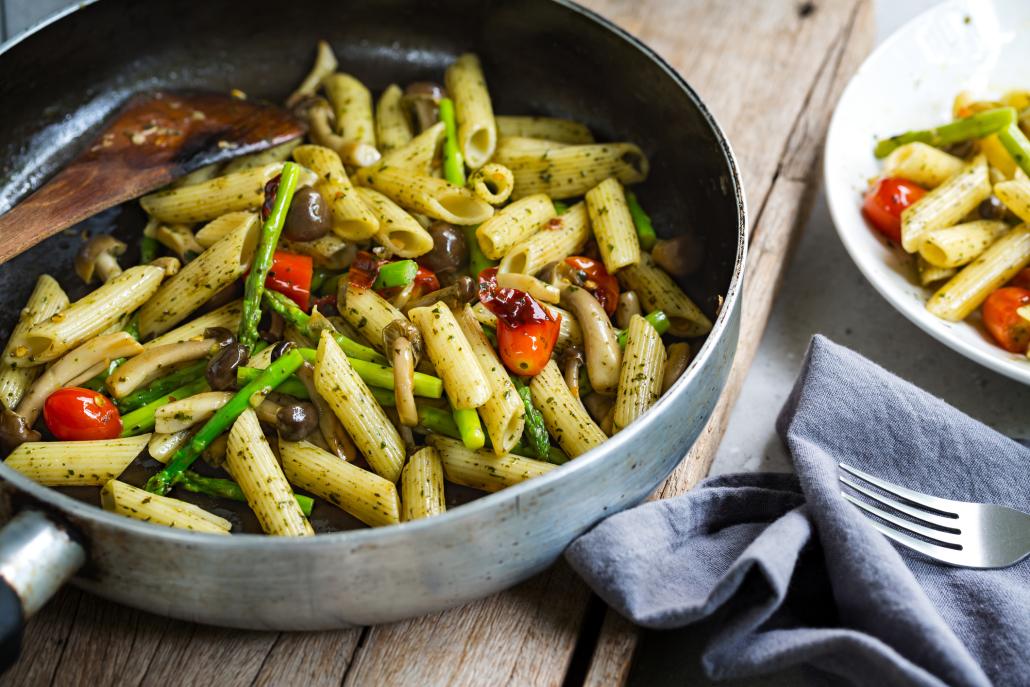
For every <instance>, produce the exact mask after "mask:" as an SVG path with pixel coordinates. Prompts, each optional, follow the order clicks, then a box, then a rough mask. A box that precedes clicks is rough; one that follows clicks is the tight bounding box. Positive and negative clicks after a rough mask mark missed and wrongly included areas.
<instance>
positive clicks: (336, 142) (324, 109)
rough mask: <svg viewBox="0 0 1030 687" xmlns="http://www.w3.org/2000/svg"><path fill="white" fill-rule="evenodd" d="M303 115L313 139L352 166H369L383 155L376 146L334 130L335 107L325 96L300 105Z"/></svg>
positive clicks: (310, 99)
mask: <svg viewBox="0 0 1030 687" xmlns="http://www.w3.org/2000/svg"><path fill="white" fill-rule="evenodd" d="M299 108H300V113H301V115H302V116H303V117H304V118H305V119H307V122H308V133H309V135H310V136H311V140H312V141H314V142H315V143H317V144H318V145H320V146H325V147H326V148H332V149H333V150H335V151H336V153H337V154H338V155H339V156H340V159H341V160H343V164H345V165H348V166H350V167H367V166H368V165H371V164H375V163H376V162H378V161H379V158H380V157H381V156H380V155H379V151H378V150H376V148H375V146H371V145H369V144H367V143H362V142H360V141H348V140H345V139H344V138H343V137H342V136H340V135H339V134H337V133H336V132H335V131H333V120H334V119H335V115H334V114H333V108H332V106H331V105H330V104H329V102H328V101H327V100H326V99H325V98H309V99H308V100H306V101H304V102H302V103H301V104H300V105H299Z"/></svg>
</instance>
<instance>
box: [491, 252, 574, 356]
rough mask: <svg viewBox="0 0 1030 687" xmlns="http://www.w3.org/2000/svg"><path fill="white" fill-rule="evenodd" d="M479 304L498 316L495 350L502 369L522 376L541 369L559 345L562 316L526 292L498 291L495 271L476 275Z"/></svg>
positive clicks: (514, 290)
mask: <svg viewBox="0 0 1030 687" xmlns="http://www.w3.org/2000/svg"><path fill="white" fill-rule="evenodd" d="M479 301H480V302H481V303H482V304H483V305H484V306H485V307H486V308H487V310H489V311H490V312H492V313H493V314H494V315H496V316H497V348H498V353H500V355H501V361H502V362H503V363H504V366H505V367H507V368H508V369H509V370H510V371H512V372H514V373H515V374H517V375H523V376H531V375H535V374H538V373H539V372H540V370H542V369H544V366H545V365H546V364H547V361H549V360H550V359H551V353H552V352H553V351H554V346H555V344H556V343H557V342H558V333H559V332H560V331H561V315H554V314H552V313H551V312H550V311H549V310H547V309H546V308H544V307H543V306H542V305H540V303H539V302H537V300H536V299H535V298H533V297H532V296H530V295H529V294H528V293H526V292H525V291H520V290H519V289H508V288H505V289H502V288H498V286H497V268H496V267H488V268H487V269H485V270H483V271H482V272H481V273H480V274H479Z"/></svg>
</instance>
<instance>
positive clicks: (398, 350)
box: [383, 317, 422, 427]
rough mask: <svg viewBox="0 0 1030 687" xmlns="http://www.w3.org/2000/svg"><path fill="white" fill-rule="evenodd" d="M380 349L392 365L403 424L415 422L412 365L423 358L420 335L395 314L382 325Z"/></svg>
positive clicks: (408, 323)
mask: <svg viewBox="0 0 1030 687" xmlns="http://www.w3.org/2000/svg"><path fill="white" fill-rule="evenodd" d="M383 350H385V351H386V354H387V356H389V358H390V363H391V364H392V365H393V392H394V395H395V396H396V397H397V417H398V418H399V419H400V421H401V424H402V425H407V426H408V427H414V426H415V425H417V424H418V408H416V407H415V366H416V365H418V363H419V360H421V358H422V335H421V334H420V333H419V331H418V329H417V328H416V327H415V325H413V324H412V323H411V322H408V321H407V320H405V319H404V318H402V317H398V318H397V319H395V320H394V321H393V322H391V323H390V324H388V325H386V327H384V328H383Z"/></svg>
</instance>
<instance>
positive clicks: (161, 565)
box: [0, 0, 746, 648]
mask: <svg viewBox="0 0 1030 687" xmlns="http://www.w3.org/2000/svg"><path fill="white" fill-rule="evenodd" d="M320 38H325V39H327V40H329V41H330V42H331V43H332V45H333V48H334V49H335V51H336V53H337V55H338V56H339V59H340V64H341V69H345V70H346V71H348V72H351V73H353V74H356V75H358V76H359V77H360V78H361V79H362V80H363V81H365V83H366V84H368V85H369V87H370V88H371V89H372V90H373V91H378V90H381V89H382V88H384V87H385V86H386V85H387V84H389V83H391V82H397V83H401V84H403V83H406V82H410V81H415V80H424V79H439V78H440V75H441V74H442V72H443V69H444V67H445V66H446V65H447V64H448V63H449V62H450V61H451V60H452V59H453V58H454V57H455V56H456V55H458V54H459V53H461V52H464V51H469V50H471V51H475V52H476V53H478V54H479V55H480V56H481V58H482V60H483V64H484V69H485V72H486V74H487V77H488V79H489V82H490V87H491V94H492V96H493V98H494V101H495V109H496V110H497V111H498V112H500V113H512V114H548V115H556V116H567V117H572V118H575V119H578V120H580V121H583V122H585V123H586V124H588V125H589V126H590V128H591V129H592V130H593V131H595V132H596V133H597V134H598V135H599V137H600V139H601V140H613V139H617V140H631V141H634V142H636V143H638V144H639V145H640V146H641V147H642V148H643V149H644V151H645V152H646V153H647V155H648V156H649V158H650V160H651V176H650V178H649V179H648V181H647V182H646V184H644V185H642V186H641V187H639V189H638V195H639V196H640V198H641V202H642V204H643V205H644V206H645V207H646V208H648V210H649V211H650V212H651V214H652V216H653V219H654V223H655V226H656V227H658V228H659V233H662V234H664V235H671V234H675V233H677V232H680V231H686V230H692V231H696V232H699V233H701V234H702V235H703V237H704V240H705V244H706V247H707V249H706V250H707V255H706V260H705V264H704V267H703V269H702V270H701V272H700V273H699V274H697V275H695V276H693V277H692V278H691V279H690V280H689V281H687V282H685V283H684V288H685V289H686V290H687V292H688V293H689V294H691V295H692V296H693V297H694V299H695V300H696V301H697V302H698V303H699V304H701V305H702V307H703V308H704V309H705V310H707V312H708V314H709V315H710V316H712V317H715V316H716V315H718V316H717V317H716V319H715V326H714V329H713V330H712V332H711V334H710V335H709V336H708V338H707V339H706V340H705V341H704V343H703V345H702V346H701V347H700V350H699V351H698V353H697V355H696V357H695V358H694V360H693V362H692V363H691V365H690V367H689V369H688V370H687V372H686V373H685V374H684V375H683V376H682V377H681V378H680V380H679V381H678V382H677V383H676V384H675V386H674V387H673V388H672V389H671V390H670V392H669V393H668V394H666V395H665V396H664V397H662V398H661V399H660V400H659V401H658V403H657V404H656V405H655V406H654V407H653V408H652V409H651V410H649V411H648V412H647V413H646V414H645V415H644V416H643V417H642V418H641V419H639V420H638V421H637V422H634V423H633V425H632V426H631V427H630V428H628V429H627V430H625V431H623V432H621V433H619V434H618V435H616V436H615V437H614V438H612V439H611V440H610V441H608V442H606V443H605V444H604V445H602V446H600V447H598V448H596V449H594V450H592V451H590V452H589V453H587V454H585V455H583V456H581V457H579V458H576V459H575V460H573V461H571V462H570V463H568V464H566V465H564V466H562V467H560V468H558V469H556V470H553V471H551V472H550V473H548V474H547V475H545V476H543V477H539V478H537V479H534V480H531V481H529V482H525V483H523V484H520V485H518V486H515V487H513V488H509V489H505V490H504V491H501V492H498V493H495V494H491V495H488V496H485V497H483V498H480V499H477V500H474V501H472V502H471V503H468V504H465V505H461V506H459V507H457V508H453V509H452V510H450V511H448V512H447V513H446V514H444V515H442V516H439V517H435V518H431V519H427V520H420V521H417V522H411V523H405V524H401V525H398V526H393V527H388V528H383V529H377V530H357V531H344V532H337V533H333V534H326V535H322V536H317V537H313V538H306V539H288V538H272V537H264V536H255V535H249V534H241V535H238V536H233V537H228V538H226V537H217V536H214V535H204V534H196V533H191V532H185V531H181V530H173V529H169V528H161V527H155V526H152V525H149V524H146V523H142V522H138V521H136V520H131V519H128V518H124V517H120V516H116V515H113V514H110V513H106V512H104V511H103V510H101V509H99V508H98V507H96V506H94V505H89V504H86V503H84V502H82V501H80V500H77V499H75V498H73V497H72V496H70V495H68V494H66V493H61V492H59V491H57V490H52V489H47V488H44V487H42V486H40V485H38V484H35V483H34V482H32V481H30V480H28V479H26V478H24V477H22V476H21V475H19V474H17V473H15V472H14V471H12V470H10V469H8V468H7V467H6V466H0V517H2V518H4V519H5V520H10V519H12V518H13V520H12V521H11V522H10V523H9V524H8V525H7V527H6V529H5V530H4V531H3V533H2V534H0V577H2V579H3V582H4V583H3V584H0V620H2V623H0V624H5V627H4V628H0V629H4V630H5V634H6V637H7V639H8V640H9V641H8V648H11V647H13V646H14V645H15V643H16V641H17V638H18V635H19V634H20V625H21V622H22V620H23V619H24V618H25V617H27V616H28V615H31V613H32V612H34V611H35V610H36V609H37V608H39V606H40V605H41V604H42V603H43V602H45V600H46V598H47V597H48V596H49V595H50V594H51V593H52V592H53V591H54V590H55V589H56V588H57V587H58V586H60V585H61V584H63V583H64V582H65V581H66V580H68V579H70V578H72V577H73V576H74V580H73V583H74V584H75V585H77V586H79V587H81V588H83V589H85V590H88V591H90V592H93V593H96V594H99V595H101V596H103V597H106V598H108V599H112V600H115V601H119V602H122V603H125V604H128V605H130V606H135V607H137V608H141V609H145V610H147V611H151V612H154V613H159V614H163V615H168V616H172V617H175V618H181V619H184V620H190V621H198V622H203V623H212V624H218V625H227V626H233V627H240V628H253V629H277V630H321V629H329V628H339V627H344V626H348V625H353V624H370V623H381V622H388V621H394V620H398V619H401V618H405V617H410V616H415V615H419V614H423V613H429V612H433V611H438V610H441V609H444V608H447V607H450V606H456V605H458V604H461V603H464V602H467V601H470V600H472V599H475V598H478V597H482V596H486V595H488V594H491V593H494V592H497V591H499V590H501V589H504V588H506V587H509V586H512V585H514V584H516V583H517V582H519V581H521V580H524V579H525V578H527V577H529V576H531V575H533V574H534V573H537V572H539V571H541V570H543V569H544V568H546V567H547V566H548V565H550V564H551V563H552V562H553V561H554V560H555V559H556V558H557V557H558V556H559V555H560V554H561V552H562V551H563V549H564V548H565V546H566V545H567V544H568V543H569V542H570V541H571V540H572V539H573V538H574V537H576V536H577V535H579V534H581V533H582V532H584V531H585V530H587V529H588V528H589V527H590V526H591V525H593V524H594V523H596V522H597V521H598V520H600V519H601V518H604V517H605V516H607V515H610V514H612V513H615V512H617V511H619V510H621V509H623V508H626V507H628V506H630V505H633V504H635V503H638V502H639V501H641V500H642V499H644V498H645V497H646V496H647V495H648V494H649V493H651V492H652V491H653V490H654V489H655V487H656V486H657V485H658V484H659V483H661V481H662V480H663V479H664V478H665V477H666V476H667V475H668V474H669V473H670V472H671V471H672V469H673V468H674V467H675V466H676V465H677V463H679V461H680V460H681V458H682V457H683V456H684V455H685V453H686V452H687V450H688V449H689V448H690V446H691V444H692V443H693V442H694V440H695V439H696V438H697V436H698V434H699V433H700V432H701V430H702V428H703V427H704V425H705V423H706V421H707V419H708V417H709V415H710V413H711V411H712V408H713V406H714V405H715V403H716V400H717V399H718V397H719V394H720V392H721V390H722V388H723V385H724V383H725V380H726V376H727V373H728V371H729V368H730V365H731V362H732V359H733V355H734V352H735V350H736V344H737V334H738V329H739V318H740V302H739V299H738V293H739V289H740V280H741V274H742V269H743V260H744V252H745V243H746V231H745V229H746V221H745V210H744V199H743V193H742V190H741V186H740V177H739V173H738V170H737V167H736V164H735V162H734V159H733V155H732V153H731V151H730V147H729V144H728V143H727V141H726V139H725V137H724V136H723V134H722V132H721V131H720V130H719V127H718V125H717V124H716V123H715V121H714V120H713V119H712V117H711V115H710V114H709V113H708V111H707V110H706V109H705V106H704V105H703V104H702V103H701V101H700V99H699V98H698V97H697V95H696V94H695V93H694V92H693V91H692V90H691V89H690V87H689V86H688V85H687V84H686V83H685V82H684V81H683V79H682V78H681V77H680V76H678V75H677V74H676V73H675V72H674V71H673V70H672V69H671V68H670V67H669V66H668V65H666V64H665V63H664V62H662V61H661V59H660V58H658V57H657V56H656V55H655V54H654V53H653V52H651V51H650V50H649V49H648V48H646V47H645V46H644V45H642V44H640V43H639V42H638V41H636V40H635V39H633V38H632V37H631V36H629V35H627V34H626V33H624V32H622V31H621V30H619V29H618V28H616V27H615V26H613V25H611V24H609V23H608V22H606V21H605V20H603V19H601V18H599V17H597V16H596V15H594V14H592V13H590V12H589V11H587V10H584V9H583V8H581V7H578V6H577V5H574V4H572V3H571V2H565V1H562V0H558V1H555V0H504V1H502V0H496V1H491V2H479V1H478V0H437V1H435V2H419V1H418V0H378V1H376V2H371V1H369V0H364V1H362V0H346V1H344V0H291V2H289V3H282V2H280V1H273V0H251V2H248V3H245V4H241V3H233V2H207V3H203V7H202V8H201V7H200V6H198V5H197V4H196V3H194V2H190V1H189V0H152V1H148V2H145V3H144V2H137V1H135V0H103V1H101V2H93V3H86V4H84V5H83V6H80V7H78V8H77V9H74V10H72V11H68V12H66V13H64V14H63V15H60V16H58V17H56V18H54V19H52V20H51V21H49V22H48V23H46V24H45V25H43V26H41V27H38V28H37V29H36V30H35V31H33V32H31V33H30V34H28V35H24V36H22V37H20V38H18V39H15V40H14V41H12V42H11V43H8V44H7V45H6V46H4V47H3V50H2V52H0V102H3V103H4V104H5V107H3V108H0V180H2V181H0V183H2V187H0V211H3V210H6V209H7V208H8V207H10V206H11V205H13V204H14V203H15V202H17V200H18V199H19V198H21V197H23V196H24V195H25V194H26V193H27V192H28V191H30V190H31V189H32V188H33V187H34V186H36V185H38V183H39V182H40V181H41V180H43V179H45V178H46V177H47V176H48V175H49V174H51V173H53V171H54V170H55V168H56V167H57V166H59V165H60V164H62V163H63V162H64V161H66V160H68V159H69V158H70V157H71V156H72V155H73V154H74V153H75V152H76V151H77V150H78V148H77V145H78V143H79V141H80V140H83V142H85V140H88V133H89V132H90V131H91V130H93V129H94V128H96V127H97V126H98V125H99V124H100V123H101V122H102V121H103V119H104V118H105V116H107V115H108V114H110V112H111V111H112V110H113V108H115V107H116V106H117V105H118V104H119V103H120V102H122V101H123V100H124V99H125V98H126V97H127V96H128V95H130V94H131V93H134V92H137V91H142V90H149V89H156V88H187V87H188V88H203V89H211V90H218V91H223V92H224V91H226V90H228V89H230V88H239V89H241V90H243V91H245V92H246V93H248V94H250V95H251V96H259V97H264V98H268V99H271V100H276V101H279V100H281V99H282V98H283V97H284V96H285V95H286V94H287V93H289V92H290V91H291V90H292V88H293V87H294V85H295V84H296V83H298V82H299V81H300V79H301V78H303V76H304V75H305V73H306V71H307V69H308V67H309V65H310V62H311V60H312V54H313V48H314V45H315V42H316V40H318V39H320ZM84 136H85V139H83V137H84ZM113 212H114V213H115V214H114V215H111V216H110V217H108V216H105V217H101V218H99V219H98V220H95V224H94V225H93V226H94V228H95V229H97V230H107V229H110V226H109V225H112V224H115V225H116V224H118V222H119V221H120V219H121V218H123V217H125V216H127V217H128V219H127V220H125V222H127V223H128V224H130V225H131V226H132V227H133V230H134V231H136V232H138V230H139V227H140V226H141V220H140V218H139V217H138V216H135V217H134V216H133V215H132V213H133V212H134V210H133V209H132V208H126V209H125V210H124V211H122V212H121V214H118V211H113ZM112 217H113V218H114V219H112ZM96 222H99V224H96ZM0 240H2V239H0ZM78 245H79V239H78V238H76V237H72V236H68V235H58V236H55V237H54V238H52V239H49V240H47V241H46V242H44V243H42V244H40V245H38V246H36V247H35V248H33V249H31V250H30V251H28V252H26V253H23V254H22V255H20V256H18V257H17V258H15V259H13V260H11V261H10V262H8V263H7V264H5V265H2V266H0V304H2V306H3V307H2V308H0V311H2V319H0V327H6V328H7V330H8V331H9V328H10V327H11V326H13V324H14V322H15V320H16V318H17V313H18V310H19V308H20V307H21V306H22V304H23V303H24V302H25V300H26V299H27V297H28V294H29V291H30V290H31V288H32V284H33V282H34V280H35V277H36V276H37V275H38V274H39V273H41V272H44V271H46V272H49V273H50V274H52V275H54V276H55V277H57V278H58V279H59V280H60V281H62V284H63V285H64V286H65V287H66V288H69V289H76V288H81V287H80V286H76V285H75V284H74V281H75V278H74V276H72V275H69V272H70V269H69V266H70V265H71V262H72V255H73V254H74V251H75V250H76V247H77V246H78ZM720 297H721V301H720V300H719V299H720ZM719 303H721V307H720V306H719ZM4 336H6V333H5V332H4Z"/></svg>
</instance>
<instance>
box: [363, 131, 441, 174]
mask: <svg viewBox="0 0 1030 687" xmlns="http://www.w3.org/2000/svg"><path fill="white" fill-rule="evenodd" d="M443 138H444V125H443V122H437V123H436V124H434V125H433V126H431V127H429V128H428V129H426V130H425V131H423V132H422V133H420V134H419V135H418V136H416V137H415V138H413V139H411V140H410V141H408V142H407V143H405V144H404V145H403V146H400V147H399V148H394V149H393V150H387V151H385V152H384V153H383V157H382V159H381V160H379V162H377V163H376V164H374V165H372V166H371V167H369V169H367V170H364V171H366V172H368V171H375V170H378V169H380V168H383V167H393V168H394V169H404V170H408V171H410V172H412V173H413V174H422V175H425V176H430V175H431V172H432V171H433V162H434V161H436V160H437V159H439V157H440V147H441V146H442V145H443Z"/></svg>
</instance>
